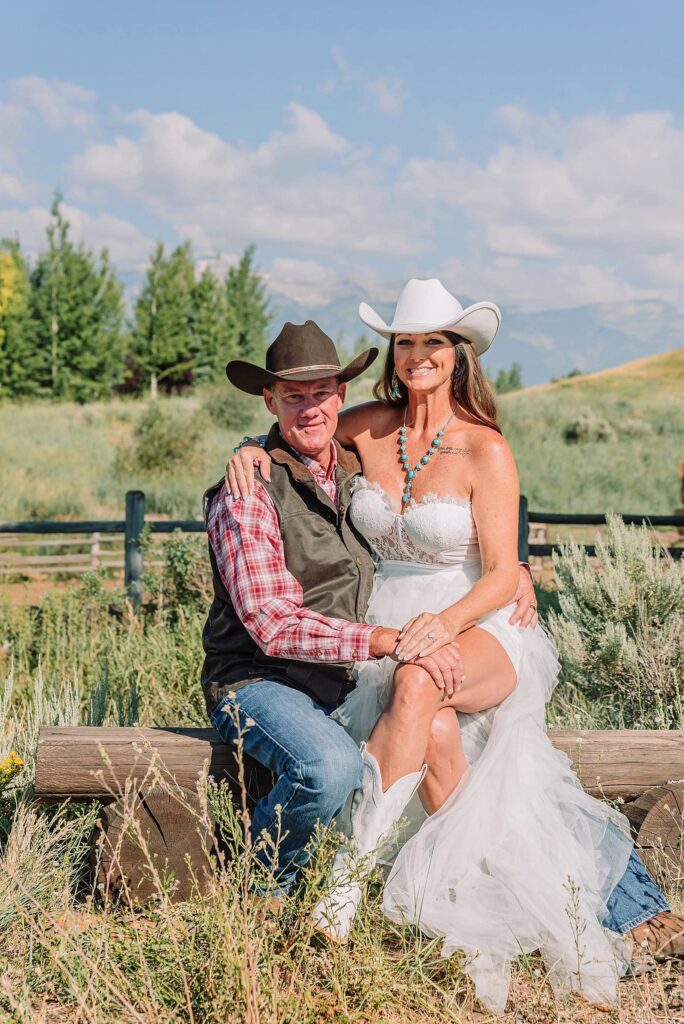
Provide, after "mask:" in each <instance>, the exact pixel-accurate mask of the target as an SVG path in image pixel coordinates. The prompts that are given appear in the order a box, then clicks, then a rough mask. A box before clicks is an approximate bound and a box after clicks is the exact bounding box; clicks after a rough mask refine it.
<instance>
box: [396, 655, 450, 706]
mask: <svg viewBox="0 0 684 1024" xmlns="http://www.w3.org/2000/svg"><path fill="white" fill-rule="evenodd" d="M439 697H440V691H439V690H438V688H437V686H436V685H435V682H434V680H433V679H432V676H430V674H429V673H428V672H426V671H425V669H424V668H421V667H420V665H399V666H398V668H397V669H396V670H395V673H394V678H393V680H392V697H391V701H392V706H393V708H394V709H395V710H403V711H404V712H405V713H406V714H409V715H410V714H416V713H418V712H419V711H420V710H421V709H424V710H425V711H427V710H429V709H430V708H431V707H433V706H434V704H435V703H436V702H437V701H438V699H439Z"/></svg>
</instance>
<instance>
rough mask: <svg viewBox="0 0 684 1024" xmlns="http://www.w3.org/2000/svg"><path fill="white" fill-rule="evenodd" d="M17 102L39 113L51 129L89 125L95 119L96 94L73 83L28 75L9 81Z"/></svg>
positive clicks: (13, 96)
mask: <svg viewBox="0 0 684 1024" xmlns="http://www.w3.org/2000/svg"><path fill="white" fill-rule="evenodd" d="M9 92H10V95H11V97H12V98H13V99H14V101H15V102H16V104H17V105H18V106H20V107H25V108H26V109H28V110H31V111H33V112H34V113H36V114H37V115H38V116H39V117H40V118H41V119H42V120H43V121H44V122H45V124H46V125H47V127H48V128H50V129H51V130H52V131H58V130H60V129H63V128H86V127H88V126H89V125H90V124H91V123H92V122H93V118H94V105H95V93H93V92H91V91H90V90H89V89H84V88H83V87H82V86H80V85H75V84H74V83H73V82H61V81H59V80H57V79H54V80H52V81H49V80H47V79H45V78H39V77H38V76H37V75H26V76H25V77H23V78H15V79H14V80H13V81H12V82H10V88H9Z"/></svg>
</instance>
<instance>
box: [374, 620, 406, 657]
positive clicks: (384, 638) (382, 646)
mask: <svg viewBox="0 0 684 1024" xmlns="http://www.w3.org/2000/svg"><path fill="white" fill-rule="evenodd" d="M398 639H399V630H398V629H386V628H385V626H377V627H376V628H375V629H374V630H373V632H372V633H371V635H370V644H369V647H368V653H369V654H370V656H371V658H386V657H389V656H392V655H393V654H394V648H395V647H396V646H397V640H398Z"/></svg>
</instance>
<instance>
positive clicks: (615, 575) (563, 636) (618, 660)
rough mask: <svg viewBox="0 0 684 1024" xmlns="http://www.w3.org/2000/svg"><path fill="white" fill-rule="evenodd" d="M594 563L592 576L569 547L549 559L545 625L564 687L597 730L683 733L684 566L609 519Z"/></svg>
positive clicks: (636, 530)
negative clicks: (592, 713) (552, 596)
mask: <svg viewBox="0 0 684 1024" xmlns="http://www.w3.org/2000/svg"><path fill="white" fill-rule="evenodd" d="M596 555H597V558H598V560H599V568H598V571H597V568H596V567H595V566H594V565H592V563H591V561H590V559H589V557H588V556H587V554H586V552H585V551H584V549H583V548H580V547H579V546H577V545H575V544H566V545H564V547H563V549H562V551H561V553H560V554H558V555H554V564H555V568H556V578H557V583H558V608H559V610H558V611H553V610H551V611H550V612H549V613H548V619H547V621H548V627H549V631H550V634H551V637H552V639H553V640H554V642H555V643H556V646H557V647H558V650H559V653H560V656H561V663H562V666H563V675H562V679H563V683H564V685H565V687H569V688H571V689H574V690H575V691H576V692H577V693H579V694H580V695H581V697H583V698H584V699H586V700H587V701H589V702H591V704H592V705H593V706H594V707H596V709H597V711H598V717H599V719H601V720H603V721H604V722H606V721H607V722H608V723H610V724H612V725H621V726H625V727H632V728H634V727H637V728H638V727H643V728H682V726H683V725H684V562H682V561H674V560H672V559H671V558H670V557H669V556H668V555H667V553H666V552H664V551H663V550H662V549H661V548H659V547H657V546H654V542H653V538H652V536H651V534H649V532H648V530H647V529H646V528H644V527H632V526H625V525H624V524H623V522H622V520H621V519H620V518H619V517H618V516H614V515H611V516H609V517H608V530H607V534H606V535H605V536H604V537H601V536H599V537H598V538H597V541H596Z"/></svg>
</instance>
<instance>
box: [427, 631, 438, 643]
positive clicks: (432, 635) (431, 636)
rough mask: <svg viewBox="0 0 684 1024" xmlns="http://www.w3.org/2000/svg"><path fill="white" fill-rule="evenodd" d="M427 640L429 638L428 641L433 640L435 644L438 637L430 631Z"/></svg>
mask: <svg viewBox="0 0 684 1024" xmlns="http://www.w3.org/2000/svg"><path fill="white" fill-rule="evenodd" d="M427 638H428V640H432V642H433V643H434V642H435V640H436V639H437V637H436V636H435V634H434V633H433V632H432V630H430V632H429V633H428V634H427Z"/></svg>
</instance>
